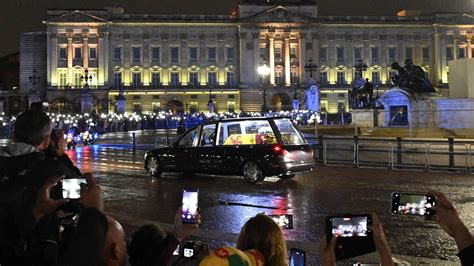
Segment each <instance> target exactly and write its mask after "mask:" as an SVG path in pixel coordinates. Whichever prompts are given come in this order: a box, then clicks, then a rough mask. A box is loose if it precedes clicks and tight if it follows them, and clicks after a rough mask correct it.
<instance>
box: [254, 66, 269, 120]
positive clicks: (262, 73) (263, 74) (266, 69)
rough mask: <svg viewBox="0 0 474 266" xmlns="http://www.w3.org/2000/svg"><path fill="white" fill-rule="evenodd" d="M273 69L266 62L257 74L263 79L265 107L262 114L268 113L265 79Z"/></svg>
mask: <svg viewBox="0 0 474 266" xmlns="http://www.w3.org/2000/svg"><path fill="white" fill-rule="evenodd" d="M270 71H271V69H270V68H269V67H268V66H267V64H265V61H262V64H261V65H260V66H259V67H258V68H257V73H258V74H259V75H260V76H261V77H262V80H261V85H262V88H263V107H262V112H263V113H265V112H266V111H267V87H266V86H265V84H264V83H265V79H266V77H267V76H268V74H270Z"/></svg>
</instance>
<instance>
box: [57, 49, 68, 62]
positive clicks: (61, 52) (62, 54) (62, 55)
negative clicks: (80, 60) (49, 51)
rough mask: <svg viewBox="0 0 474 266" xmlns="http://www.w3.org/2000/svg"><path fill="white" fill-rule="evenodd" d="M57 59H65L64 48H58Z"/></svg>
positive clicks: (65, 51)
mask: <svg viewBox="0 0 474 266" xmlns="http://www.w3.org/2000/svg"><path fill="white" fill-rule="evenodd" d="M59 59H67V49H66V47H60V48H59Z"/></svg>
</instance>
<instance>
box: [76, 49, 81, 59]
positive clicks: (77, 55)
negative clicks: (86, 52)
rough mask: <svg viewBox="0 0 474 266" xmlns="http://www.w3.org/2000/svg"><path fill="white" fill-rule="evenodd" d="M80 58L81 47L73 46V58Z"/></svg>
mask: <svg viewBox="0 0 474 266" xmlns="http://www.w3.org/2000/svg"><path fill="white" fill-rule="evenodd" d="M81 58H82V48H81V47H75V48H74V59H81Z"/></svg>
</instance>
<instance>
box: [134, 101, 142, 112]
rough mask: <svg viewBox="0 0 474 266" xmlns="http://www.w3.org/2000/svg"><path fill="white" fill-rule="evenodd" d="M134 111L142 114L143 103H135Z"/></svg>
mask: <svg viewBox="0 0 474 266" xmlns="http://www.w3.org/2000/svg"><path fill="white" fill-rule="evenodd" d="M133 112H134V113H137V114H140V113H141V112H142V105H141V103H133Z"/></svg>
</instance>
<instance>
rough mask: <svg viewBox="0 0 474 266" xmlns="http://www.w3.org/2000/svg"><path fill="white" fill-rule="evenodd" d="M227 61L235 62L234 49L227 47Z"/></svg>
mask: <svg viewBox="0 0 474 266" xmlns="http://www.w3.org/2000/svg"><path fill="white" fill-rule="evenodd" d="M227 61H234V47H227Z"/></svg>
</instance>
